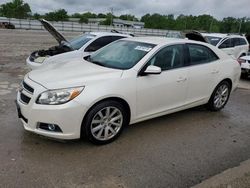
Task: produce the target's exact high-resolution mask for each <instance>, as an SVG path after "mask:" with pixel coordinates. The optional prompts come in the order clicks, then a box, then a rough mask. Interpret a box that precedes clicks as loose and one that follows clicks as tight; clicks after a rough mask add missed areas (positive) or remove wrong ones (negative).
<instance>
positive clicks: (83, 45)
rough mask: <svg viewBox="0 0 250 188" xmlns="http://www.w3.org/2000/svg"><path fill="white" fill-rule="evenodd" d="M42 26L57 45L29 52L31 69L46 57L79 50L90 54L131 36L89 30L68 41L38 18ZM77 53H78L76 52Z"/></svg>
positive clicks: (41, 62)
mask: <svg viewBox="0 0 250 188" xmlns="http://www.w3.org/2000/svg"><path fill="white" fill-rule="evenodd" d="M40 21H41V23H42V24H43V26H44V28H45V29H47V30H48V32H49V33H50V34H51V35H52V36H53V37H54V38H55V39H56V40H57V42H58V43H59V45H58V46H54V47H51V48H49V49H48V50H38V51H34V52H32V53H31V55H30V56H29V57H28V58H27V60H26V63H27V65H28V66H29V67H30V68H31V69H36V68H38V67H40V66H41V65H42V64H43V63H44V61H45V60H46V59H48V58H49V57H51V56H55V55H58V54H62V53H66V52H72V51H75V50H79V51H80V52H81V54H82V55H83V53H85V55H86V54H90V53H92V52H94V51H96V50H98V49H100V48H102V47H103V46H105V45H107V44H109V43H111V42H113V41H116V40H119V39H121V38H125V37H131V35H128V34H121V33H117V32H114V31H113V32H90V33H86V34H83V35H80V36H78V37H76V38H73V39H72V40H70V41H68V40H67V39H66V38H65V37H64V36H63V35H62V34H61V33H60V32H58V31H57V30H56V29H55V28H54V27H53V26H52V25H51V24H50V23H49V22H47V21H46V20H40ZM76 54H78V53H76Z"/></svg>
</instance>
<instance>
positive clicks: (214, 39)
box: [186, 31, 249, 59]
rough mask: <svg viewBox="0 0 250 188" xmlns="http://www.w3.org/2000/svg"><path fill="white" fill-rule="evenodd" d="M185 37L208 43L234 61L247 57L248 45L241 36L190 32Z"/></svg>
mask: <svg viewBox="0 0 250 188" xmlns="http://www.w3.org/2000/svg"><path fill="white" fill-rule="evenodd" d="M186 37H187V38H188V39H191V40H197V41H201V42H207V43H210V44H212V45H214V46H216V47H217V48H219V49H221V50H223V51H224V52H226V53H227V54H228V55H231V56H233V57H234V58H236V59H238V58H239V57H242V56H245V55H247V53H248V51H249V43H248V41H247V39H246V37H245V36H242V35H236V34H222V33H199V32H197V31H192V32H188V33H186Z"/></svg>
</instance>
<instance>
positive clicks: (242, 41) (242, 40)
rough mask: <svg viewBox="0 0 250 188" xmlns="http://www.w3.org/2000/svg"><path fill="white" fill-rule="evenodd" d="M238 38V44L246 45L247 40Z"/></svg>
mask: <svg viewBox="0 0 250 188" xmlns="http://www.w3.org/2000/svg"><path fill="white" fill-rule="evenodd" d="M239 40H240V45H246V44H247V41H246V40H245V39H243V38H239Z"/></svg>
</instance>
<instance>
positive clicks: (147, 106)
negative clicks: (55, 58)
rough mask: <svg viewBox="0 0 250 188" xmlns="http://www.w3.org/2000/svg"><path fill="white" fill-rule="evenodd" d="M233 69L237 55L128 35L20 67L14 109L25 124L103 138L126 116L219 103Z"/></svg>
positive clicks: (236, 72)
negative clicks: (89, 50)
mask: <svg viewBox="0 0 250 188" xmlns="http://www.w3.org/2000/svg"><path fill="white" fill-rule="evenodd" d="M239 77H240V66H239V63H238V62H237V61H236V60H234V59H232V58H231V57H230V56H228V55H227V54H226V53H224V52H223V51H221V50H219V49H218V48H216V47H214V46H212V45H210V44H206V43H201V42H197V41H191V40H185V39H167V38H163V37H162V38H161V37H134V38H133V37H131V38H125V39H121V40H118V41H115V42H113V43H111V44H109V45H107V46H105V47H103V48H101V49H100V50H98V51H96V52H95V53H93V54H92V55H89V56H86V57H84V58H79V59H72V60H68V62H64V63H54V64H48V65H47V66H42V67H41V68H39V69H37V70H33V71H31V72H29V73H27V74H26V76H25V77H24V80H23V81H22V84H21V89H20V90H19V91H18V93H17V109H18V115H19V118H20V119H21V121H22V124H23V126H24V128H25V129H26V130H28V131H31V132H34V133H36V134H40V135H44V136H47V137H52V138H57V139H78V138H80V137H81V136H83V137H85V138H87V139H88V140H89V141H91V142H92V143H95V144H106V143H109V142H111V141H113V140H114V139H116V138H117V137H118V136H119V135H120V134H121V132H122V130H123V128H124V127H125V126H126V125H128V124H134V123H137V122H140V121H144V120H147V119H151V118H155V117H158V116H162V115H166V114H170V113H173V112H177V111H180V110H184V109H188V108H192V107H195V106H199V105H206V106H207V108H208V109H210V110H212V111H219V110H221V109H222V108H223V107H224V106H225V105H226V103H227V101H228V99H229V96H230V93H231V91H233V90H234V89H235V88H236V86H237V84H238V82H239ZM155 126H157V125H155Z"/></svg>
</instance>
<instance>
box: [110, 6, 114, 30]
mask: <svg viewBox="0 0 250 188" xmlns="http://www.w3.org/2000/svg"><path fill="white" fill-rule="evenodd" d="M110 10H111V19H110V25H111V26H112V25H113V12H114V9H113V7H111V9H110Z"/></svg>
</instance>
